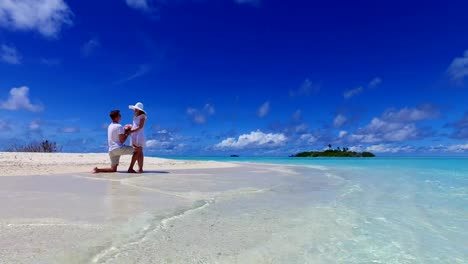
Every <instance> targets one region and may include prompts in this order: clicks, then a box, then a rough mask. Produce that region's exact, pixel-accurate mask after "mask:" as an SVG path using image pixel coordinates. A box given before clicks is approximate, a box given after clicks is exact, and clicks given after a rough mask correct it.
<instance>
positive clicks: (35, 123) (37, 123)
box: [29, 120, 41, 131]
mask: <svg viewBox="0 0 468 264" xmlns="http://www.w3.org/2000/svg"><path fill="white" fill-rule="evenodd" d="M40 129H41V122H40V121H39V120H33V121H31V123H29V130H31V131H38V130H40Z"/></svg>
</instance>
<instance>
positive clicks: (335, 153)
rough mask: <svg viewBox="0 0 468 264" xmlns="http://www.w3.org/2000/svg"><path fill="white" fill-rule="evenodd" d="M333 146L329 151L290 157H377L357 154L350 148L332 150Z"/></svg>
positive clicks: (309, 152) (364, 153) (365, 153)
mask: <svg viewBox="0 0 468 264" xmlns="http://www.w3.org/2000/svg"><path fill="white" fill-rule="evenodd" d="M331 147H332V146H331V145H328V149H327V150H324V151H305V152H299V153H297V154H294V155H291V156H290V157H295V158H309V157H313V158H315V157H337V158H372V157H375V155H374V154H373V153H371V152H368V151H364V152H356V151H349V148H340V147H338V148H336V149H332V148H331Z"/></svg>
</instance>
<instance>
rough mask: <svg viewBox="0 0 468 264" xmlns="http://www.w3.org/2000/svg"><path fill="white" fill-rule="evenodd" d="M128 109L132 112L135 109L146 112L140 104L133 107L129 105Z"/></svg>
mask: <svg viewBox="0 0 468 264" xmlns="http://www.w3.org/2000/svg"><path fill="white" fill-rule="evenodd" d="M128 108H129V109H132V110H135V109H136V110H140V111H142V112H145V113H146V111H145V110H143V104H142V103H140V102H138V103H136V104H135V105H129V106H128Z"/></svg>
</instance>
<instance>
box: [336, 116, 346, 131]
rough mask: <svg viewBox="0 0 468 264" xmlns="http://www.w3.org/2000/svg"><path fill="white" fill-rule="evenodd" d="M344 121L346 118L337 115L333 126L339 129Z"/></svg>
mask: <svg viewBox="0 0 468 264" xmlns="http://www.w3.org/2000/svg"><path fill="white" fill-rule="evenodd" d="M346 120H347V118H346V116H344V115H342V114H339V115H337V116H336V117H335V119H334V120H333V126H334V127H336V128H339V127H341V126H343V125H344V124H345V123H346Z"/></svg>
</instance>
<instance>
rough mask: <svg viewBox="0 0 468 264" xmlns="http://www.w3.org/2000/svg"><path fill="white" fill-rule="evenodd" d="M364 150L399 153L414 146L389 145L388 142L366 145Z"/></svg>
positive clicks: (408, 150)
mask: <svg viewBox="0 0 468 264" xmlns="http://www.w3.org/2000/svg"><path fill="white" fill-rule="evenodd" d="M365 151H368V152H374V153H401V152H411V151H414V148H413V147H411V146H391V145H388V144H378V145H372V146H368V147H366V149H365Z"/></svg>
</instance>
